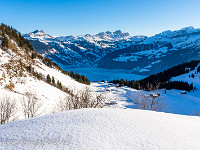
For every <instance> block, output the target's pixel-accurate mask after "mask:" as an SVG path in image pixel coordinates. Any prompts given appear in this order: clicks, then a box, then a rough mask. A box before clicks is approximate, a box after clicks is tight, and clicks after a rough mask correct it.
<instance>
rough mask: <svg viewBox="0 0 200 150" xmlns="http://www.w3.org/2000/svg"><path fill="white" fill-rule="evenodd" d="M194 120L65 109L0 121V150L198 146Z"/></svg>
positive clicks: (185, 149) (189, 149)
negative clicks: (18, 119)
mask: <svg viewBox="0 0 200 150" xmlns="http://www.w3.org/2000/svg"><path fill="white" fill-rule="evenodd" d="M199 124H200V118H199V117H195V116H182V115H174V114H167V113H161V112H153V111H146V110H121V109H81V110H71V111H67V112H62V113H56V114H52V115H46V116H42V117H38V118H33V119H28V120H23V121H16V122H12V123H8V124H4V125H1V126H0V137H1V138H0V142H1V144H0V149H48V150H50V149H70V150H94V149H99V150H101V149H102V150H122V149H123V150H125V149H127V150H131V149H135V150H144V149H152V150H154V149H162V150H171V149H174V150H176V149H177V150H199V149H200V126H199ZM6 142H7V143H6Z"/></svg>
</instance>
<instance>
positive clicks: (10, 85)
mask: <svg viewBox="0 0 200 150" xmlns="http://www.w3.org/2000/svg"><path fill="white" fill-rule="evenodd" d="M14 88H15V85H14V83H12V82H10V83H9V84H7V85H6V89H8V90H10V91H13V89H14Z"/></svg>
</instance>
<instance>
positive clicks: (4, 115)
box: [0, 96, 17, 124]
mask: <svg viewBox="0 0 200 150" xmlns="http://www.w3.org/2000/svg"><path fill="white" fill-rule="evenodd" d="M16 112H17V107H16V102H15V100H11V98H10V97H8V96H3V97H1V99H0V113H1V114H0V124H4V123H8V122H10V121H13V120H15V114H16Z"/></svg>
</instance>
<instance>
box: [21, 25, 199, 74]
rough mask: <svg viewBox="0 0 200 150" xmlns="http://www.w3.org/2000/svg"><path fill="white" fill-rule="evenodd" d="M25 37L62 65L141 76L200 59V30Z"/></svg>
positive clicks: (185, 29)
mask: <svg viewBox="0 0 200 150" xmlns="http://www.w3.org/2000/svg"><path fill="white" fill-rule="evenodd" d="M24 37H25V38H27V39H29V41H30V42H31V43H32V44H33V47H34V48H35V50H37V51H38V52H40V53H41V54H45V55H46V56H48V57H49V58H51V59H52V60H53V61H55V62H57V63H59V64H61V65H63V66H67V65H73V66H75V67H77V66H81V65H82V67H83V66H84V65H87V66H88V65H89V66H92V67H98V68H107V69H127V70H130V71H132V73H135V74H141V75H151V74H155V73H158V72H160V71H163V70H165V69H168V68H170V67H172V66H175V65H177V64H181V63H184V62H188V61H191V60H194V59H199V57H198V56H199V52H200V29H195V28H193V27H187V28H183V29H181V30H177V31H165V32H162V33H160V34H156V35H155V36H152V37H146V36H130V35H129V34H128V33H123V32H121V31H116V32H102V33H99V34H97V35H89V34H87V35H84V36H67V37H53V36H50V35H48V34H45V33H44V32H43V31H34V32H32V33H29V34H25V35H24Z"/></svg>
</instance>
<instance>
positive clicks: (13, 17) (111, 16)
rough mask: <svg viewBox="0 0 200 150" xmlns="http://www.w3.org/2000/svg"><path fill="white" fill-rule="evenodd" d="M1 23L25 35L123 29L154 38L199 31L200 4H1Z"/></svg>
mask: <svg viewBox="0 0 200 150" xmlns="http://www.w3.org/2000/svg"><path fill="white" fill-rule="evenodd" d="M0 22H3V23H5V24H8V25H12V26H13V27H15V28H16V29H17V30H19V31H20V32H22V33H28V32H31V31H33V30H36V29H39V30H44V31H45V32H46V33H49V34H51V35H83V34H86V33H89V34H96V33H99V32H102V31H115V30H117V29H120V30H122V31H124V32H129V33H130V34H131V35H141V34H142V35H148V36H150V35H154V34H156V33H160V32H161V31H164V30H168V29H170V30H177V29H180V28H183V27H186V26H194V27H195V28H200V0H0Z"/></svg>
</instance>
